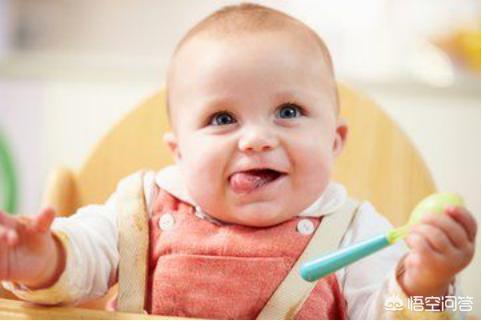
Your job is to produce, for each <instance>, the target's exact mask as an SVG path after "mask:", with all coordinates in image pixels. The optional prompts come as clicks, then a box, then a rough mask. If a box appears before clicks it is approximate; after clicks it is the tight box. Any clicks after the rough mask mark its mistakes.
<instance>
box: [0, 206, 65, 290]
mask: <svg viewBox="0 0 482 321" xmlns="http://www.w3.org/2000/svg"><path fill="white" fill-rule="evenodd" d="M54 217H55V213H54V211H53V210H52V209H44V210H43V211H42V212H41V213H40V214H38V215H37V216H29V217H27V216H21V217H12V216H8V215H7V214H6V213H4V212H2V211H1V210H0V280H8V281H15V282H20V283H22V284H24V285H26V286H29V287H31V288H37V287H45V286H49V285H50V284H51V283H53V281H55V280H56V278H57V277H58V274H59V271H58V270H59V268H62V269H63V264H64V262H63V260H64V258H63V256H62V255H63V252H62V250H61V245H60V244H59V242H58V241H57V240H55V238H54V237H53V235H52V233H51V231H50V225H51V224H52V221H53V219H54Z"/></svg>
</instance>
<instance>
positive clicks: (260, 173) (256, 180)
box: [229, 169, 280, 193]
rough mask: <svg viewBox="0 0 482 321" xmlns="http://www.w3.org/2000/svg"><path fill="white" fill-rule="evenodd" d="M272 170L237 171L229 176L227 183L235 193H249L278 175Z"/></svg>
mask: <svg viewBox="0 0 482 321" xmlns="http://www.w3.org/2000/svg"><path fill="white" fill-rule="evenodd" d="M279 175H280V174H279V173H278V172H276V171H273V170H268V169H266V170H251V171H245V172H238V173H235V174H233V175H232V176H231V178H230V180H229V183H230V185H231V188H232V189H233V191H234V192H236V193H249V192H252V191H254V190H255V189H257V188H258V187H260V186H263V185H265V184H267V183H269V182H271V181H274V180H275V179H276V178H278V177H279Z"/></svg>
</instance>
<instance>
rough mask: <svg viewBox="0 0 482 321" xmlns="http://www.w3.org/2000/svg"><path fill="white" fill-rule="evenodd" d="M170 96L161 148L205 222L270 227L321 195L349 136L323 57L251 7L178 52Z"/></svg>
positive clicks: (296, 27) (281, 21)
mask: <svg viewBox="0 0 482 321" xmlns="http://www.w3.org/2000/svg"><path fill="white" fill-rule="evenodd" d="M167 90H168V102H167V103H168V109H169V111H168V112H169V117H170V120H171V127H172V129H173V132H172V133H168V134H166V136H165V140H166V142H167V144H168V145H169V147H170V148H171V150H172V151H173V152H174V154H175V156H176V161H177V163H178V165H179V166H180V167H181V169H182V172H183V175H184V179H185V183H186V185H187V188H188V191H189V193H190V196H191V197H192V198H193V199H194V200H195V201H196V202H197V204H199V205H200V206H201V208H203V210H204V211H206V212H207V213H208V214H209V215H211V216H213V217H215V218H217V219H220V220H222V221H225V222H231V223H237V224H243V225H249V226H269V225H274V224H277V223H281V222H283V221H286V220H288V219H290V218H292V217H294V216H296V215H298V214H299V213H300V212H301V211H302V210H304V209H305V208H306V207H308V206H310V205H311V204H312V203H313V202H314V201H315V200H316V199H317V198H318V197H319V196H320V195H321V193H322V192H323V191H324V190H325V188H326V186H327V184H328V183H329V181H330V177H331V174H332V169H333V163H334V160H335V158H336V156H337V155H339V154H340V152H341V150H342V149H343V145H344V141H345V136H346V131H347V127H346V125H345V124H344V123H343V122H342V121H341V120H340V119H339V118H338V108H339V107H338V95H337V91H336V84H335V79H334V75H333V67H332V63H331V60H330V56H329V53H328V50H327V49H326V47H325V45H324V44H323V42H322V40H321V39H320V38H319V37H318V36H317V35H316V33H315V32H313V31H312V30H311V29H309V28H308V27H307V26H305V25H304V24H303V23H301V22H300V21H298V20H296V19H294V18H292V17H289V16H287V15H285V14H284V13H281V12H279V11H276V10H273V9H269V8H266V7H262V6H259V5H251V4H242V5H239V6H232V7H226V8H224V9H221V10H220V11H217V12H215V13H214V14H212V15H211V16H209V17H207V18H206V19H204V20H203V21H202V22H200V23H199V24H198V25H196V26H195V27H194V28H193V29H191V31H189V32H188V34H187V35H186V36H185V37H184V39H183V40H182V41H181V42H180V44H179V45H178V47H177V49H176V51H175V53H174V56H173V58H172V61H171V64H170V67H169V71H168V79H167Z"/></svg>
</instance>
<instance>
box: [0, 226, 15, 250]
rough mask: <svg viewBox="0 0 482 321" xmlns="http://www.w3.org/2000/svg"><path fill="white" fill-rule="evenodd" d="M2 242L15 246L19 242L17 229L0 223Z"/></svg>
mask: <svg viewBox="0 0 482 321" xmlns="http://www.w3.org/2000/svg"><path fill="white" fill-rule="evenodd" d="M0 242H5V243H6V244H7V245H8V246H15V245H16V244H17V243H18V233H17V231H15V230H14V229H12V228H8V227H5V226H2V225H0Z"/></svg>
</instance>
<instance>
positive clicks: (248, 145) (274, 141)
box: [238, 129, 279, 153]
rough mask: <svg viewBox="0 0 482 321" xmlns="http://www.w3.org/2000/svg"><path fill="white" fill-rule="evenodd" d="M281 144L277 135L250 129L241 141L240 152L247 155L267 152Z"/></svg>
mask: <svg viewBox="0 0 482 321" xmlns="http://www.w3.org/2000/svg"><path fill="white" fill-rule="evenodd" d="M278 144H279V141H278V138H277V137H276V135H274V134H272V133H270V132H269V131H267V130H259V129H250V130H247V131H246V132H245V133H244V134H243V135H242V136H241V138H240V139H239V144H238V145H239V150H240V151H242V152H245V153H250V152H251V153H252V152H267V151H270V150H272V149H274V148H276V147H277V146H278Z"/></svg>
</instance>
